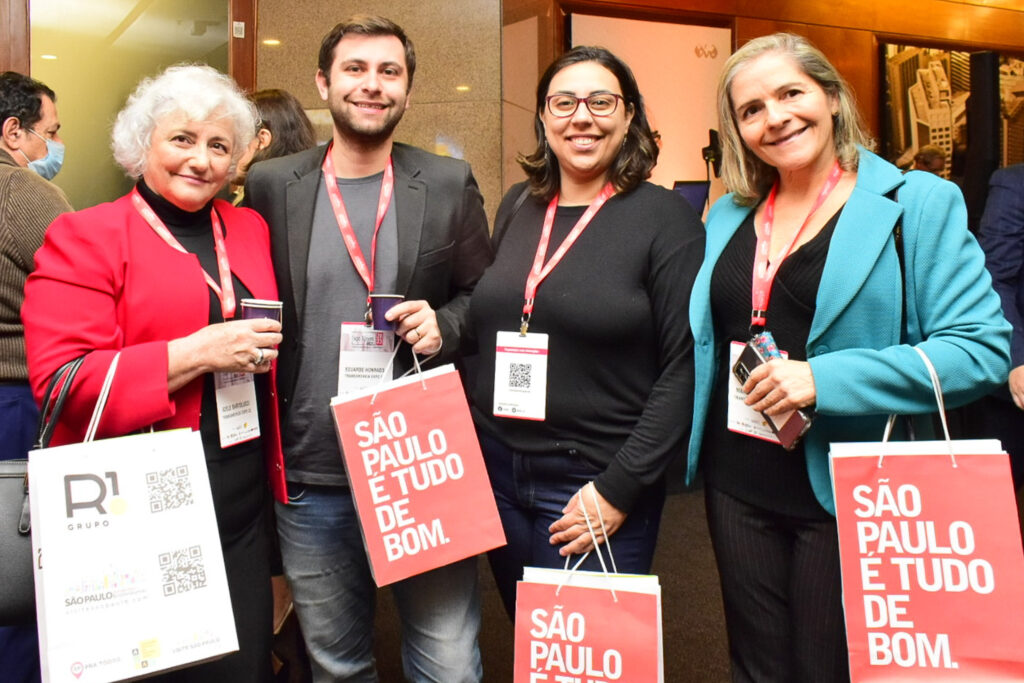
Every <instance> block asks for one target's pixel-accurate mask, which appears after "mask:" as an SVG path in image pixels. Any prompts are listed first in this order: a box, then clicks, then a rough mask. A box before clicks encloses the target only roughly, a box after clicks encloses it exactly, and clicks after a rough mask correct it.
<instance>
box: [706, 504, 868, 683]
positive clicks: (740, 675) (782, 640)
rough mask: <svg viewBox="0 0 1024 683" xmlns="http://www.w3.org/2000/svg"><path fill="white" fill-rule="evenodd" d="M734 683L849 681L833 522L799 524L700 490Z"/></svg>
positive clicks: (822, 682)
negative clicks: (704, 508)
mask: <svg viewBox="0 0 1024 683" xmlns="http://www.w3.org/2000/svg"><path fill="white" fill-rule="evenodd" d="M705 500H706V506H707V516H708V529H709V531H710V532H711V543H712V546H713V548H714V551H715V559H716V560H717V562H718V573H719V576H720V579H721V582H722V598H723V601H724V603H725V622H726V630H727V631H728V636H729V656H730V660H731V665H732V680H733V681H735V682H737V683H740V682H742V683H747V682H750V683H771V682H773V681H777V682H778V683H795V682H804V681H806V682H807V683H831V682H833V681H835V682H837V683H838V682H840V681H843V682H845V681H849V680H850V672H849V659H848V654H847V648H846V631H845V627H844V623H843V608H842V586H841V582H840V574H839V539H838V535H837V532H836V524H835V519H834V518H822V519H812V520H808V519H799V518H795V517H789V516H786V515H779V514H775V513H773V512H770V511H767V510H762V509H760V508H758V507H755V506H752V505H748V504H746V503H743V502H742V501H739V500H737V499H736V498H733V497H732V496H729V495H728V494H725V493H722V492H721V491H717V490H715V489H713V488H711V487H706V488H705Z"/></svg>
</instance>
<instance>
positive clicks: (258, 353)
mask: <svg viewBox="0 0 1024 683" xmlns="http://www.w3.org/2000/svg"><path fill="white" fill-rule="evenodd" d="M252 363H253V365H263V349H261V348H260V347H258V346H257V347H256V360H254V361H253V362H252Z"/></svg>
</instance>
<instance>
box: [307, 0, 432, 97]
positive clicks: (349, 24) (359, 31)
mask: <svg viewBox="0 0 1024 683" xmlns="http://www.w3.org/2000/svg"><path fill="white" fill-rule="evenodd" d="M350 33H352V34H355V35H359V36H394V37H395V38H398V40H399V41H400V42H401V43H402V47H404V48H405V68H406V70H407V71H408V72H409V87H410V88H411V87H412V77H413V75H414V74H415V73H416V50H415V49H413V46H412V41H411V40H409V38H408V36H406V35H405V31H403V30H402V27H401V26H399V25H398V24H396V23H395V22H393V21H391V20H390V19H385V18H384V17H379V16H372V15H369V14H357V15H355V16H354V17H351V18H350V19H346V20H345V21H343V22H341V23H340V24H338V25H337V26H335V27H334V28H332V29H331V32H330V33H328V34H327V35H326V36H324V39H323V41H322V42H321V43H320V57H319V59H318V60H317V68H319V69H320V71H321V72H322V73H323V75H324V79H325V80H326V81H327V84H328V85H330V83H331V64H333V63H334V48H335V47H337V46H338V43H339V42H341V39H342V38H344V37H345V36H346V35H348V34H350Z"/></svg>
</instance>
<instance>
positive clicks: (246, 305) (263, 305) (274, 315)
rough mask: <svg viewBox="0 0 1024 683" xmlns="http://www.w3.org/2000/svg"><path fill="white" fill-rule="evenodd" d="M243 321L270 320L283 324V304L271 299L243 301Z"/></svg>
mask: <svg viewBox="0 0 1024 683" xmlns="http://www.w3.org/2000/svg"><path fill="white" fill-rule="evenodd" d="M239 303H241V305H242V320H255V319H257V318H269V319H271V320H276V321H277V322H281V302H280V301H271V300H270V299H242V300H241V301H240V302H239Z"/></svg>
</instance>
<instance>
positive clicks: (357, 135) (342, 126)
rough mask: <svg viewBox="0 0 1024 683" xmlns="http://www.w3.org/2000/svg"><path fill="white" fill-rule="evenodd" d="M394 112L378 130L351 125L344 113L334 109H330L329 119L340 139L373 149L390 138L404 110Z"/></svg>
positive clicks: (396, 109) (397, 109)
mask: <svg viewBox="0 0 1024 683" xmlns="http://www.w3.org/2000/svg"><path fill="white" fill-rule="evenodd" d="M346 105H347V103H346ZM394 112H395V113H394V114H392V115H391V116H390V117H388V118H387V119H386V120H384V121H382V122H381V124H382V125H381V126H380V127H379V128H377V127H372V128H371V127H368V126H358V125H353V122H352V120H351V119H350V118H349V117H348V116H346V115H345V112H344V111H336V110H335V109H334V108H331V118H332V119H334V127H335V129H336V130H337V131H338V132H339V133H340V134H341V136H342V137H344V138H345V139H347V140H349V141H350V142H352V143H354V144H358V145H361V146H366V147H374V146H376V145H379V144H382V143H384V142H387V141H388V140H389V139H390V138H391V134H392V133H393V132H394V130H395V127H396V126H398V122H399V121H401V120H402V115H403V114H404V113H405V108H404V107H401V108H395V110H394Z"/></svg>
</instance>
